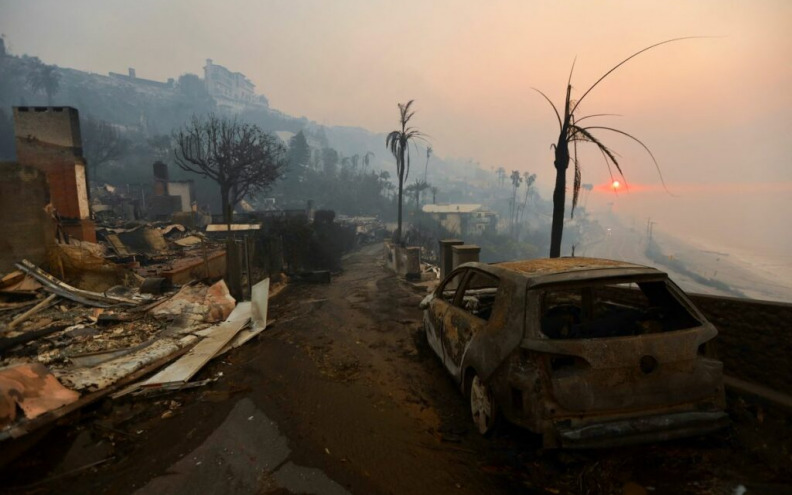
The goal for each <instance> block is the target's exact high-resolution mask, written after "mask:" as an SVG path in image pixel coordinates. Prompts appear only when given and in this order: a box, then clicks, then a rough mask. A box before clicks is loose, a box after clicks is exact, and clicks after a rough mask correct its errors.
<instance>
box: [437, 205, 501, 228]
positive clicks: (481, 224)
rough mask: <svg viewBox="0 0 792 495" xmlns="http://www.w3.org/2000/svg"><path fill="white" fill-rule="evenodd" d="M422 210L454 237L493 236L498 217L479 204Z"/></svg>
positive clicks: (439, 206) (444, 206)
mask: <svg viewBox="0 0 792 495" xmlns="http://www.w3.org/2000/svg"><path fill="white" fill-rule="evenodd" d="M422 210H423V212H424V213H428V214H429V215H431V217H432V218H434V219H435V220H436V221H437V222H438V223H440V225H441V226H442V227H443V228H444V229H445V230H446V231H448V233H450V234H455V235H482V234H487V233H493V234H494V233H495V227H496V225H497V224H498V215H497V214H496V213H495V212H493V211H490V210H488V209H486V208H484V207H483V206H482V205H479V204H439V205H437V204H435V205H423V208H422Z"/></svg>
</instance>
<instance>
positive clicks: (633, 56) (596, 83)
mask: <svg viewBox="0 0 792 495" xmlns="http://www.w3.org/2000/svg"><path fill="white" fill-rule="evenodd" d="M697 38H707V36H685V37H682V38H672V39H670V40H665V41H661V42H659V43H655V44H654V45H651V46H647V47H646V48H644V49H643V50H639V51H637V52H635V53H633V54H632V55H630V56H629V57H627V58H625V59H624V60H622V61H621V62H619V63H618V64H616V65H615V66H614V67H612V68H611V69H610V70H609V71H608V72H606V73H605V74H603V75H602V77H600V78H599V79H597V81H596V82H595V83H594V84H592V85H591V87H589V89H587V90H586V92H585V93H583V96H581V97H580V99H579V100H578V101H577V104H575V106H574V108H572V113H574V112H575V110H576V109H577V107H578V106H579V105H580V102H581V101H583V99H584V98H585V97H586V95H588V94H589V93H591V90H592V89H594V88H595V87H596V86H597V85H598V84H599V83H601V82H602V80H603V79H605V78H606V77H608V76H609V75H610V74H611V73H612V72H613V71H615V70H616V69H618V68H619V67H621V66H622V65H624V64H626V63H627V62H629V61H630V60H632V59H633V58H635V57H637V56H638V55H640V54H642V53H643V52H645V51H648V50H651V49H652V48H655V47H658V46H660V45H665V44H667V43H673V42H675V41H682V40H689V39H697Z"/></svg>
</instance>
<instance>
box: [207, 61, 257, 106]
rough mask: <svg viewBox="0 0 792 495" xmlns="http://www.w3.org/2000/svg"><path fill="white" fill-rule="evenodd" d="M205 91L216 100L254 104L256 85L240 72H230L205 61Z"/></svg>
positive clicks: (255, 100)
mask: <svg viewBox="0 0 792 495" xmlns="http://www.w3.org/2000/svg"><path fill="white" fill-rule="evenodd" d="M204 82H205V84H206V90H207V91H209V94H210V95H211V96H212V97H213V98H215V99H216V100H230V101H232V102H238V103H256V102H257V101H258V99H257V98H256V93H255V91H254V89H255V87H256V85H255V84H253V83H252V82H250V80H249V79H248V78H247V77H245V75H244V74H242V73H241V72H231V71H230V70H228V69H226V68H225V67H223V66H222V65H217V64H214V63H212V59H211V58H208V59H206V65H205V66H204Z"/></svg>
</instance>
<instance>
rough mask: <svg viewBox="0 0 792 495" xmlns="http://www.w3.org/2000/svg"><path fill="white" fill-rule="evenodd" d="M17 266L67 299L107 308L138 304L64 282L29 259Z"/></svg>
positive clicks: (49, 289) (51, 290) (45, 286)
mask: <svg viewBox="0 0 792 495" xmlns="http://www.w3.org/2000/svg"><path fill="white" fill-rule="evenodd" d="M15 266H16V267H17V268H19V269H20V270H22V271H23V272H25V273H27V274H28V275H30V276H31V277H33V278H35V279H36V280H37V281H38V282H39V283H40V284H42V285H43V286H44V288H45V289H47V290H48V291H50V292H53V293H55V294H58V295H59V296H61V297H64V298H66V299H71V300H72V301H75V302H78V303H80V304H85V305H86V306H95V307H99V308H107V307H110V306H113V305H115V304H125V305H129V306H137V305H138V304H139V303H138V301H135V300H132V299H127V298H125V297H113V296H106V295H104V294H99V293H98V292H91V291H87V290H82V289H78V288H76V287H72V286H71V285H69V284H67V283H66V282H63V281H62V280H59V279H57V278H56V277H53V276H52V275H50V274H49V273H47V272H45V271H44V270H42V269H41V268H39V267H37V266H36V265H34V264H33V263H31V262H30V261H28V260H22V262H21V263H15Z"/></svg>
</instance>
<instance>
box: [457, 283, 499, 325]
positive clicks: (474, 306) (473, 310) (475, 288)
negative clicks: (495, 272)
mask: <svg viewBox="0 0 792 495" xmlns="http://www.w3.org/2000/svg"><path fill="white" fill-rule="evenodd" d="M498 285H499V281H498V279H497V278H495V277H493V276H491V275H487V274H484V273H481V272H472V273H471V275H470V278H468V281H467V283H466V284H465V290H464V293H463V294H462V299H461V305H462V308H463V309H464V310H465V311H467V312H469V313H470V314H472V315H473V316H475V317H477V318H481V319H482V320H489V319H490V316H491V315H492V308H493V306H495V297H496V296H497V293H498Z"/></svg>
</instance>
